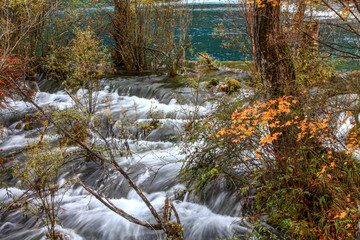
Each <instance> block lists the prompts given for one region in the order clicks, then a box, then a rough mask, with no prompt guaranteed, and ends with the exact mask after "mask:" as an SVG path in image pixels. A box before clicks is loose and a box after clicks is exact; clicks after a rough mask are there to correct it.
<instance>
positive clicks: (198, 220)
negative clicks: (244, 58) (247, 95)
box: [0, 73, 250, 240]
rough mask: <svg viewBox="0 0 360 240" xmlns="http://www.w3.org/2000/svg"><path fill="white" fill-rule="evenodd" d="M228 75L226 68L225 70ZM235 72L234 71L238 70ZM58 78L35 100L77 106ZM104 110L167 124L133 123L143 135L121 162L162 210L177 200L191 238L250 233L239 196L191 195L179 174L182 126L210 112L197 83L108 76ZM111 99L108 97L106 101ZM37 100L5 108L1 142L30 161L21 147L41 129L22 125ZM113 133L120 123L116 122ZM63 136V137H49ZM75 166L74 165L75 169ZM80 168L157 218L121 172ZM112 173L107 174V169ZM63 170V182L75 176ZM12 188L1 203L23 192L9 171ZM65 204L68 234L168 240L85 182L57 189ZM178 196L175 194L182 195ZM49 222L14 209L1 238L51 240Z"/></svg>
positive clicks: (118, 198) (125, 204)
mask: <svg viewBox="0 0 360 240" xmlns="http://www.w3.org/2000/svg"><path fill="white" fill-rule="evenodd" d="M225 74H226V73H225ZM231 74H234V73H228V75H231ZM51 85H52V84H51V81H48V82H46V81H44V82H43V83H42V84H41V85H40V89H41V90H42V91H40V92H38V93H37V94H36V97H35V101H36V103H37V104H38V105H40V106H41V107H43V108H45V107H49V106H53V107H57V108H59V109H66V108H69V107H71V106H73V105H74V103H73V101H72V99H71V98H70V97H69V96H68V95H67V94H66V93H65V92H64V91H56V88H54V87H53V86H51ZM81 94H82V93H81V92H78V95H81ZM96 95H97V96H98V99H97V108H96V112H97V113H98V114H100V115H101V114H103V112H104V111H105V110H108V111H111V116H113V119H114V120H115V121H117V122H116V123H115V124H114V126H116V125H117V124H118V123H120V121H121V117H120V116H124V115H126V116H127V117H128V118H129V119H133V120H135V119H136V120H137V121H138V122H146V121H151V120H152V119H151V118H150V115H152V114H151V113H155V112H156V113H158V116H160V117H158V118H157V120H158V121H159V122H160V126H159V127H158V128H156V129H154V130H152V131H149V132H148V133H141V132H139V131H140V130H139V129H136V128H134V129H133V130H131V129H130V130H131V131H133V134H134V135H137V138H138V139H139V140H131V139H129V146H130V149H131V152H132V156H131V157H129V156H128V157H125V156H124V157H118V158H117V161H118V163H119V164H120V165H121V166H122V167H123V168H124V169H126V171H127V172H128V173H129V174H130V176H131V177H132V178H133V180H134V181H135V182H136V183H137V184H138V185H139V186H140V187H141V189H142V190H143V191H144V193H145V194H146V196H147V197H148V198H149V199H150V201H151V203H152V204H153V205H154V206H155V208H156V209H157V210H158V211H160V212H161V209H162V207H163V204H164V200H165V199H166V198H171V199H174V204H175V207H176V209H177V211H178V213H179V215H180V219H181V223H182V224H183V226H184V235H185V239H198V240H199V239H204V240H205V239H206V240H208V239H217V238H230V237H232V236H233V234H235V233H236V234H246V233H248V232H250V228H249V227H246V226H248V225H247V224H246V222H245V221H243V219H242V218H240V217H237V216H238V213H239V209H240V202H241V201H239V199H237V198H236V196H233V195H232V194H231V193H230V192H226V191H218V192H212V193H211V195H209V196H206V201H203V202H201V201H200V200H198V199H197V198H196V197H193V196H192V197H190V195H189V194H181V193H183V192H184V190H186V187H185V186H184V185H183V184H182V183H181V182H179V181H178V180H177V175H178V173H179V170H180V168H181V166H182V163H181V160H183V159H184V157H185V156H183V155H182V154H181V153H180V151H179V147H178V145H177V144H174V142H175V141H176V136H178V134H179V133H180V132H181V130H182V128H183V125H184V123H185V121H186V117H187V116H188V115H189V114H191V113H192V112H194V113H197V114H200V115H202V114H205V113H206V112H207V111H209V110H210V108H211V107H210V104H209V103H206V102H204V103H202V104H201V105H197V106H195V105H194V104H193V102H199V101H200V100H199V99H198V100H197V101H195V100H194V101H192V100H191V99H195V98H194V97H193V96H194V93H193V89H192V88H189V87H187V86H186V83H185V82H183V81H182V80H179V79H178V80H177V79H171V78H168V77H166V76H165V75H160V76H156V75H148V76H146V75H144V76H121V77H113V78H109V79H104V80H102V82H101V87H100V89H99V91H98V92H97V93H96ZM105 100H106V101H105ZM31 108H32V106H31V105H30V104H28V103H25V102H23V101H20V100H19V101H15V102H13V103H12V106H10V107H9V109H8V110H6V111H2V112H1V121H2V122H4V125H5V126H7V127H5V132H4V134H3V137H2V138H1V140H0V148H1V149H3V150H4V151H5V152H7V153H9V152H15V153H14V156H15V158H16V159H18V160H19V161H21V160H23V158H22V157H21V154H20V153H19V150H21V149H22V148H24V147H26V146H27V145H28V144H31V143H33V142H36V141H38V140H39V133H40V132H41V129H40V128H35V129H32V130H28V131H26V130H24V129H17V127H16V126H17V125H18V124H19V123H20V122H21V119H22V118H23V116H24V115H25V114H26V113H29V112H31ZM114 132H116V128H115V127H114ZM47 138H49V140H50V141H53V142H56V141H57V140H58V139H57V136H56V135H55V136H54V135H52V136H50V135H49V136H47ZM74 168H75V167H74ZM74 172H75V173H76V174H77V176H79V177H80V178H81V179H82V180H83V181H84V183H85V184H87V185H88V186H91V187H92V188H95V189H97V190H98V191H100V192H103V193H105V194H106V195H107V197H108V198H110V199H112V201H113V203H114V204H115V205H116V206H118V207H119V208H121V209H123V210H124V211H126V212H127V213H129V214H131V215H133V216H135V217H137V218H139V219H142V220H144V221H148V222H154V219H153V218H152V216H151V213H150V211H149V210H148V209H147V208H146V206H145V204H144V203H143V202H142V200H141V199H140V198H139V196H138V195H137V194H136V193H135V191H134V190H132V189H130V188H129V186H128V184H127V182H126V181H125V180H124V179H123V178H122V177H121V176H120V174H118V173H117V172H116V171H113V172H110V173H109V171H105V170H104V169H103V168H101V167H100V166H98V165H97V164H95V163H93V162H91V161H90V162H86V163H83V164H81V165H80V166H77V167H76V169H75V170H74ZM105 172H106V174H105ZM68 175H69V174H68V173H66V172H64V173H63V174H62V176H61V178H60V180H59V181H60V183H61V182H63V181H65V178H67V177H69V176H68ZM2 181H7V182H8V184H9V187H8V190H6V189H5V188H2V189H1V190H0V201H2V202H5V203H6V202H9V201H11V199H12V197H14V196H19V195H21V194H22V193H23V191H24V190H22V189H18V188H16V179H13V178H12V177H11V176H6V178H5V180H4V176H3V180H2ZM58 199H61V201H60V200H59V203H60V209H61V211H60V212H59V219H58V221H57V223H58V226H57V229H58V231H60V232H62V233H63V234H64V236H65V238H66V239H89V240H90V239H94V240H95V239H104V240H105V239H108V240H114V239H161V238H163V236H162V235H161V233H160V232H155V231H151V230H148V229H146V228H144V227H141V226H138V225H136V224H133V223H130V222H128V221H127V220H125V219H123V218H122V217H121V216H119V215H117V214H116V213H114V212H112V211H111V210H109V209H108V208H107V207H105V206H104V205H103V204H101V203H100V202H99V201H98V200H96V199H95V198H94V197H91V196H90V195H89V193H88V192H87V191H86V190H84V189H83V188H82V187H81V186H79V185H78V184H74V185H72V186H71V187H70V189H68V190H61V191H60V192H59V193H58ZM175 199H176V200H175ZM45 234H46V228H45V227H41V226H40V223H39V221H37V219H36V217H34V216H31V215H27V214H24V212H22V211H13V212H11V213H8V214H5V215H4V216H1V218H0V239H13V240H15V239H29V240H30V239H44V238H45V237H44V235H45Z"/></svg>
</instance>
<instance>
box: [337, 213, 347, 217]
mask: <svg viewBox="0 0 360 240" xmlns="http://www.w3.org/2000/svg"><path fill="white" fill-rule="evenodd" d="M346 215H347V213H346V212H342V213H340V216H339V218H340V219H344V218H345V217H346Z"/></svg>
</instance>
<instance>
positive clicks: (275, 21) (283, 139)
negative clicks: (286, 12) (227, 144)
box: [253, 0, 298, 169]
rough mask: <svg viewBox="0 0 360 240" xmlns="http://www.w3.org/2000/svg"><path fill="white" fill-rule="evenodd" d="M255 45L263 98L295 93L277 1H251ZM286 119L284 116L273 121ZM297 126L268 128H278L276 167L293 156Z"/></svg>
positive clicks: (275, 130) (288, 51)
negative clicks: (264, 91) (258, 2)
mask: <svg viewBox="0 0 360 240" xmlns="http://www.w3.org/2000/svg"><path fill="white" fill-rule="evenodd" d="M254 5H255V6H254V8H255V9H254V13H255V14H254V27H253V29H254V41H253V42H254V48H255V63H256V64H257V69H258V71H259V73H260V77H261V81H262V83H263V85H264V87H265V89H266V95H265V99H266V100H271V99H278V98H279V97H282V96H285V95H287V96H295V95H296V94H297V91H296V85H295V77H296V75H295V67H294V63H293V59H292V57H291V52H290V46H289V43H288V39H286V37H285V34H284V32H283V28H282V23H281V9H280V5H279V2H277V1H273V2H270V1H268V0H262V2H261V3H260V4H258V5H257V4H256V2H255V3H254ZM277 120H279V121H281V122H283V123H285V122H286V121H288V119H286V118H285V117H281V118H279V119H274V120H273V121H277ZM296 131H297V130H296V129H294V127H292V126H289V127H283V128H270V132H271V133H272V134H273V133H275V132H280V133H281V135H279V137H278V139H277V140H276V141H274V142H273V148H274V153H275V156H277V157H278V159H277V160H278V168H280V169H281V168H286V165H287V164H286V161H287V159H288V158H290V157H292V156H294V154H295V152H294V151H296V149H297V147H296V146H297V145H298V142H297V139H296Z"/></svg>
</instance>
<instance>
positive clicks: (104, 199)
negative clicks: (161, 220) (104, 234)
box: [78, 178, 162, 230]
mask: <svg viewBox="0 0 360 240" xmlns="http://www.w3.org/2000/svg"><path fill="white" fill-rule="evenodd" d="M78 182H79V183H80V185H81V186H82V187H83V188H85V190H86V191H88V192H89V193H91V195H93V196H94V197H95V198H96V199H97V200H99V201H100V202H101V203H102V204H104V205H105V206H106V207H107V208H109V209H110V210H111V211H113V212H115V213H117V214H119V215H120V216H122V217H123V218H125V219H126V220H128V221H129V222H132V223H135V224H138V225H141V226H143V227H146V228H149V229H152V230H161V229H162V227H161V225H160V224H150V223H147V222H143V221H141V220H139V219H137V218H135V217H133V216H131V215H130V214H128V213H126V212H124V211H123V210H122V209H120V208H118V207H116V206H115V205H114V204H113V203H112V202H111V201H110V200H109V199H108V198H107V197H106V196H104V195H103V197H101V196H100V195H99V194H98V193H97V192H95V191H94V190H92V189H91V188H90V187H88V186H86V185H85V184H84V183H83V182H82V181H81V180H80V178H78Z"/></svg>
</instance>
